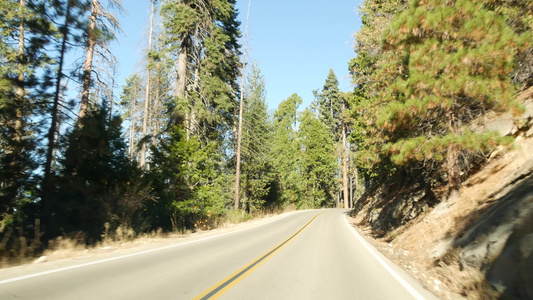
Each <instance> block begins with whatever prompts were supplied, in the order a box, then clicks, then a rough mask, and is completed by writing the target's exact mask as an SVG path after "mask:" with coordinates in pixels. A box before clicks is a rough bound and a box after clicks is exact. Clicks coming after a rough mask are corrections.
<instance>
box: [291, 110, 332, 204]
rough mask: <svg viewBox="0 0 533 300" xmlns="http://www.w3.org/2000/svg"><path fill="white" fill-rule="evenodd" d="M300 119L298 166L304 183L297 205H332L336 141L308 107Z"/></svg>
mask: <svg viewBox="0 0 533 300" xmlns="http://www.w3.org/2000/svg"><path fill="white" fill-rule="evenodd" d="M299 121H300V126H299V131H298V137H299V145H300V149H299V150H300V151H301V155H300V157H301V158H300V159H301V165H300V170H301V175H302V178H303V181H304V184H305V193H304V194H303V197H302V198H301V199H300V205H301V206H303V207H306V208H317V207H333V206H334V205H335V201H334V200H333V195H334V194H335V192H336V186H335V173H337V159H336V157H335V143H334V142H333V140H332V138H331V135H330V133H329V132H328V131H329V130H328V127H326V125H325V124H324V123H322V122H321V121H319V120H318V119H317V118H316V116H315V115H314V114H313V113H312V112H311V111H310V110H309V109H306V110H305V111H304V112H303V113H302V114H301V116H300V118H299Z"/></svg>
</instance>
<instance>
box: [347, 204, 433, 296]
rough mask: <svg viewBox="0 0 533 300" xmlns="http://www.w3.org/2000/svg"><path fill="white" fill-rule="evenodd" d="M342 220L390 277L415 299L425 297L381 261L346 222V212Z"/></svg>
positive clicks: (372, 248) (373, 249) (374, 251)
mask: <svg viewBox="0 0 533 300" xmlns="http://www.w3.org/2000/svg"><path fill="white" fill-rule="evenodd" d="M344 221H345V222H346V225H347V226H348V227H349V228H350V230H351V231H352V233H353V235H354V236H355V237H356V238H357V239H358V240H359V242H361V244H363V246H365V248H366V250H368V252H370V254H372V256H374V258H375V259H376V260H377V261H378V262H379V263H380V264H381V265H382V266H383V267H384V268H385V270H387V271H388V272H389V273H390V274H391V275H392V277H394V278H395V279H396V280H397V281H398V282H399V283H400V284H401V285H402V286H403V287H404V288H405V289H406V290H407V291H408V292H409V293H410V294H411V295H412V296H413V297H415V299H420V300H425V299H426V298H424V297H423V296H422V295H420V293H418V291H416V290H415V289H414V288H413V287H412V286H411V285H410V284H409V283H407V281H405V279H403V278H402V277H401V276H400V275H399V274H398V273H396V272H395V271H394V270H393V269H392V268H391V267H390V266H389V265H388V264H387V263H386V262H385V261H383V259H381V257H379V255H378V254H377V253H376V251H377V250H376V249H375V248H374V247H372V246H370V244H369V243H368V242H367V241H366V240H365V239H363V238H362V237H361V235H360V234H359V233H358V232H357V231H356V230H355V228H354V227H353V226H352V225H350V223H348V219H347V218H346V214H344Z"/></svg>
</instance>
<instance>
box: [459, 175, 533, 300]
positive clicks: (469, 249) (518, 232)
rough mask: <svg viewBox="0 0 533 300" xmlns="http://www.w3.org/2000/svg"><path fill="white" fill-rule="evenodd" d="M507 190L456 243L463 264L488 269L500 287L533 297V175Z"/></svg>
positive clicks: (493, 283)
mask: <svg viewBox="0 0 533 300" xmlns="http://www.w3.org/2000/svg"><path fill="white" fill-rule="evenodd" d="M505 191H506V193H505V194H504V195H503V196H502V197H500V198H499V199H497V200H496V201H495V203H494V204H493V205H492V206H491V207H490V208H489V209H487V211H486V212H485V213H484V214H483V215H482V216H481V218H480V220H478V221H477V223H476V224H475V225H474V226H472V227H471V228H470V229H469V230H468V231H467V232H466V233H465V235H464V236H463V237H461V238H459V239H457V240H455V242H454V246H456V247H460V248H462V249H463V250H462V251H461V254H460V263H461V264H462V265H463V266H470V267H474V268H477V269H480V270H484V271H486V274H487V278H488V279H489V281H490V282H491V283H492V285H493V286H494V287H495V288H496V289H497V290H499V291H500V292H504V291H505V293H506V294H507V293H509V295H510V297H515V296H516V295H518V297H521V296H520V295H526V296H523V297H525V298H527V299H533V286H531V282H533V255H532V253H533V176H531V175H530V176H529V177H527V178H526V179H522V180H519V181H518V182H516V183H514V185H512V186H510V187H509V188H508V189H505ZM500 194H502V193H500Z"/></svg>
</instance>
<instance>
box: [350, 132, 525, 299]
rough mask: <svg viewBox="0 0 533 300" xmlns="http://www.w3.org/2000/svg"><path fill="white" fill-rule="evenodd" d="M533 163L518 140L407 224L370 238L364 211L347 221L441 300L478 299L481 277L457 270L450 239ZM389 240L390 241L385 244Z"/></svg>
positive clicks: (465, 269)
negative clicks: (445, 198) (457, 192)
mask: <svg viewBox="0 0 533 300" xmlns="http://www.w3.org/2000/svg"><path fill="white" fill-rule="evenodd" d="M528 162H533V139H531V138H530V139H525V138H522V137H519V138H517V140H516V142H515V145H514V147H513V148H512V149H503V148H502V149H497V150H496V151H495V152H493V154H492V155H491V157H490V159H489V161H488V163H487V165H486V166H485V167H484V168H482V169H481V170H480V171H479V172H478V173H476V174H474V175H472V176H471V177H470V178H469V179H468V180H467V181H466V182H465V183H464V184H463V187H462V188H461V191H460V196H459V197H458V198H456V199H451V200H449V201H447V202H443V203H441V204H439V205H437V206H436V207H435V208H434V209H433V210H431V211H428V212H426V213H425V214H423V215H420V216H419V217H417V218H416V219H414V220H412V221H411V222H409V223H408V224H406V225H404V226H401V227H399V228H397V229H396V230H394V231H392V232H389V233H388V234H386V235H385V236H384V237H382V238H374V237H373V232H372V230H371V228H370V226H366V225H365V224H368V222H367V220H364V219H363V217H362V216H363V215H365V214H363V213H360V214H359V215H357V216H355V218H351V223H352V224H353V225H354V226H355V227H356V228H357V229H358V230H359V232H361V233H362V234H364V235H365V236H366V237H367V239H368V240H369V241H370V242H371V243H372V244H373V245H374V246H375V247H376V248H377V249H378V250H379V251H381V252H382V253H383V254H384V255H385V256H387V257H388V258H389V259H390V260H392V261H393V262H395V263H396V264H398V265H399V266H401V267H402V268H403V269H404V270H405V271H406V272H408V273H409V274H411V275H412V276H413V277H415V278H417V279H418V280H419V281H420V282H421V283H423V284H424V285H425V286H426V288H427V289H428V290H430V291H432V292H433V293H434V294H435V295H437V296H438V297H440V298H441V299H483V297H484V296H482V294H481V293H480V290H481V288H482V286H483V285H484V284H486V283H485V275H484V274H483V273H482V272H481V271H480V270H477V269H473V268H469V267H464V266H459V263H458V255H459V251H460V249H453V248H452V247H451V244H450V240H452V239H454V238H457V237H460V236H462V235H463V234H464V233H465V232H466V230H468V229H469V228H470V227H471V226H472V225H473V224H475V222H476V221H477V220H478V219H479V218H480V216H481V215H482V214H483V212H485V211H486V209H487V208H489V207H490V206H491V204H493V203H494V201H495V199H496V198H498V196H499V195H500V194H501V193H503V192H505V189H506V187H508V186H509V185H510V184H511V183H513V182H514V181H516V180H517V178H519V177H520V176H523V175H521V174H520V172H528V171H527V170H526V168H525V167H527V166H528V165H529V164H528ZM388 241H390V242H388Z"/></svg>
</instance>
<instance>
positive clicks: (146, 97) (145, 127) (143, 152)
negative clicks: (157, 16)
mask: <svg viewBox="0 0 533 300" xmlns="http://www.w3.org/2000/svg"><path fill="white" fill-rule="evenodd" d="M154 11H155V2H154V1H152V13H151V14H150V34H149V35H148V54H149V53H150V51H152V35H153V33H154ZM148 64H150V55H148ZM146 71H147V72H146V89H145V92H144V113H143V131H142V136H143V138H144V137H146V134H147V133H148V117H149V113H148V110H149V107H150V76H151V74H152V71H151V70H150V67H149V66H148V67H147V68H146ZM145 164H146V143H144V142H143V143H142V145H141V160H140V162H139V165H140V167H141V168H144V165H145Z"/></svg>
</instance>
